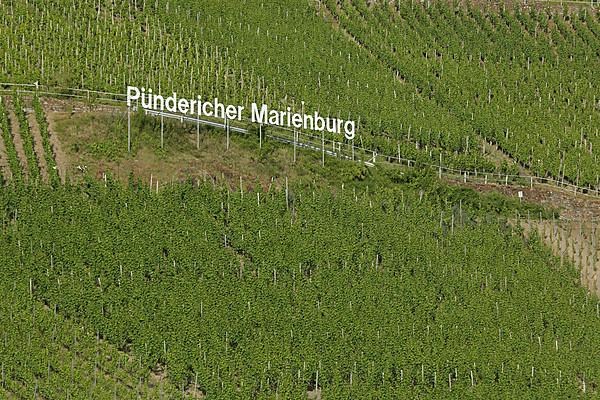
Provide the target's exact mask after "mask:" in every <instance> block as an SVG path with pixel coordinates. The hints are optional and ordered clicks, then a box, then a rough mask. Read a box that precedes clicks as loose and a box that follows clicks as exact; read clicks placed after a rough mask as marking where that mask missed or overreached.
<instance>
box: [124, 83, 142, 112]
mask: <svg viewBox="0 0 600 400" xmlns="http://www.w3.org/2000/svg"><path fill="white" fill-rule="evenodd" d="M139 98H140V89H138V88H136V87H135V86H127V107H131V101H132V100H133V101H135V100H137V99H139Z"/></svg>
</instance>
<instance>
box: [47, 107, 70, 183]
mask: <svg viewBox="0 0 600 400" xmlns="http://www.w3.org/2000/svg"><path fill="white" fill-rule="evenodd" d="M41 103H42V109H43V110H44V114H45V115H46V119H47V121H48V135H49V136H50V145H51V146H52V152H53V153H54V154H52V156H53V157H54V161H56V168H58V176H59V177H60V181H61V182H62V183H65V181H66V178H67V168H68V167H67V166H68V165H69V163H68V159H67V156H66V155H65V153H64V152H63V149H62V146H61V144H60V141H59V140H58V137H57V136H56V135H55V134H54V132H55V126H54V124H55V122H54V118H53V113H52V112H50V111H54V106H53V101H52V99H46V98H43V99H41Z"/></svg>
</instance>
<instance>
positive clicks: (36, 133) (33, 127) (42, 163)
mask: <svg viewBox="0 0 600 400" xmlns="http://www.w3.org/2000/svg"><path fill="white" fill-rule="evenodd" d="M26 104H27V107H28V109H27V110H25V111H26V115H27V121H28V122H29V130H30V131H31V136H32V138H33V151H35V156H36V158H37V161H38V165H39V167H40V174H41V175H42V180H43V181H44V182H46V183H47V182H48V181H49V179H48V176H49V174H48V164H47V163H46V157H45V156H44V145H43V142H42V134H41V133H40V127H39V125H38V122H37V119H36V118H35V112H34V111H33V109H32V108H31V107H32V106H31V99H29V100H28V101H26Z"/></svg>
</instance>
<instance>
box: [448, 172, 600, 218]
mask: <svg viewBox="0 0 600 400" xmlns="http://www.w3.org/2000/svg"><path fill="white" fill-rule="evenodd" d="M451 183H453V184H458V185H461V186H464V187H468V188H471V189H474V190H476V191H478V192H483V193H485V192H498V193H501V194H503V195H505V196H508V197H514V198H518V194H519V192H523V201H528V202H532V203H537V204H541V205H543V206H545V207H547V208H551V209H557V210H559V212H560V218H561V219H563V220H583V221H589V220H594V219H600V197H596V196H593V195H586V194H582V193H575V192H573V191H570V190H568V189H565V188H561V187H558V186H552V185H547V184H534V185H533V187H528V186H511V185H499V184H495V183H489V184H487V185H486V184H483V183H474V182H467V183H464V182H462V181H460V182H457V181H451Z"/></svg>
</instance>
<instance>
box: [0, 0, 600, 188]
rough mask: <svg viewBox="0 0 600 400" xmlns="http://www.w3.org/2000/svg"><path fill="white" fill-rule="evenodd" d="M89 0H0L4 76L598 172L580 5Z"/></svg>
mask: <svg viewBox="0 0 600 400" xmlns="http://www.w3.org/2000/svg"><path fill="white" fill-rule="evenodd" d="M96 3H97V2H89V3H85V2H84V3H82V6H81V7H77V8H73V7H72V5H71V4H70V3H68V2H60V1H59V2H53V3H17V4H13V3H11V4H10V6H9V5H8V4H5V5H3V6H2V7H3V8H4V10H5V11H6V12H4V13H2V15H3V17H2V18H4V20H3V24H2V27H3V28H2V29H3V31H2V33H3V35H2V40H1V41H0V46H2V48H3V49H5V50H6V51H5V57H4V58H5V60H4V61H5V62H4V63H3V64H2V67H1V69H0V78H2V79H1V80H10V81H21V82H33V81H36V80H38V81H40V82H41V83H44V84H51V85H52V84H54V85H55V84H59V85H63V86H69V87H84V88H88V89H100V90H111V91H113V92H120V93H123V92H124V91H125V86H126V85H127V84H128V83H135V84H137V85H140V86H147V87H151V88H154V89H155V90H158V88H161V90H163V91H165V92H167V91H171V90H173V91H177V92H179V93H185V94H189V95H194V94H201V95H202V96H206V97H209V98H210V97H212V96H218V97H219V98H221V99H224V100H227V101H231V102H238V103H240V104H248V103H249V102H251V101H254V100H256V101H264V102H266V103H268V104H271V105H273V106H286V105H289V106H291V107H293V108H294V109H297V110H299V109H300V101H301V100H303V101H306V111H310V110H317V109H318V110H320V111H321V112H322V113H329V114H335V115H337V114H338V113H341V114H343V115H342V117H350V118H353V119H356V120H359V119H360V127H361V128H360V131H359V133H360V137H359V138H358V139H357V140H358V141H360V143H361V144H363V145H365V146H367V147H372V148H374V149H378V150H379V152H381V153H388V154H392V155H395V154H397V153H398V150H400V154H401V155H402V156H404V157H406V158H411V159H418V160H421V161H422V162H425V161H430V162H431V161H433V162H436V163H437V162H439V160H440V155H441V159H442V163H443V164H444V165H448V166H454V167H457V168H462V169H470V170H473V169H475V168H477V169H479V170H480V171H481V170H491V169H494V168H496V169H499V168H501V166H498V165H494V163H493V162H492V161H490V160H489V159H488V158H486V156H485V154H484V153H485V150H484V144H485V142H486V141H490V142H494V143H497V144H499V145H500V147H501V148H502V149H503V150H504V151H505V152H506V153H507V154H509V155H510V156H512V157H513V158H514V159H515V160H517V161H518V162H520V163H522V164H524V165H527V166H529V167H530V168H531V169H532V170H534V171H535V172H536V173H537V174H540V175H551V176H554V177H560V178H561V179H562V178H563V177H564V178H566V179H567V180H570V181H572V182H576V183H579V184H580V185H581V186H587V185H591V186H596V185H597V184H598V166H597V165H598V163H597V162H596V161H597V159H596V155H595V153H594V147H597V146H595V144H596V142H597V140H598V130H597V129H598V128H597V126H598V122H599V121H598V118H599V113H598V107H599V105H598V104H599V101H600V99H598V98H597V86H596V83H595V82H596V80H595V79H594V72H593V71H595V70H596V69H597V66H598V65H597V64H598V59H599V57H598V53H597V49H598V48H599V36H598V34H599V29H600V28H599V27H600V23H599V19H598V14H597V12H596V11H594V9H591V8H589V7H587V8H586V7H584V8H581V9H579V11H577V12H576V13H575V11H572V12H571V13H569V14H564V13H561V12H559V11H556V10H555V9H554V10H553V11H550V10H545V9H543V8H542V9H540V10H521V9H514V10H513V9H512V8H507V9H506V10H485V11H483V10H481V9H480V8H479V7H478V6H477V7H476V6H451V5H449V4H448V3H447V2H445V1H436V2H427V3H423V4H421V3H418V2H410V3H409V2H397V3H387V2H386V3H373V5H371V6H368V5H367V4H366V3H365V2H364V1H362V0H356V1H341V2H338V3H336V2H333V1H324V2H318V3H313V2H306V1H285V2H284V1H276V2H269V3H268V4H265V3H264V2H260V1H256V0H245V1H243V2H242V3H235V4H234V3H230V4H222V3H219V2H212V1H201V2H195V3H194V4H188V3H186V2H181V1H174V2H173V1H171V2H168V3H167V2H162V1H160V2H159V1H157V2H142V1H140V2H135V3H129V4H126V3H123V4H122V5H116V4H113V3H106V4H104V3H102V2H100V3H98V4H96ZM86 4H87V5H86ZM383 4H386V5H383ZM391 4H394V5H391ZM97 5H98V6H97ZM34 27H35V29H32V28H34ZM40 27H41V29H39V28H40ZM82 27H84V29H82ZM58 38H60V40H58ZM149 71H152V72H149ZM339 139H342V138H339ZM398 145H400V148H399V149H398ZM549 149H553V151H549ZM554 150H556V151H554Z"/></svg>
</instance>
